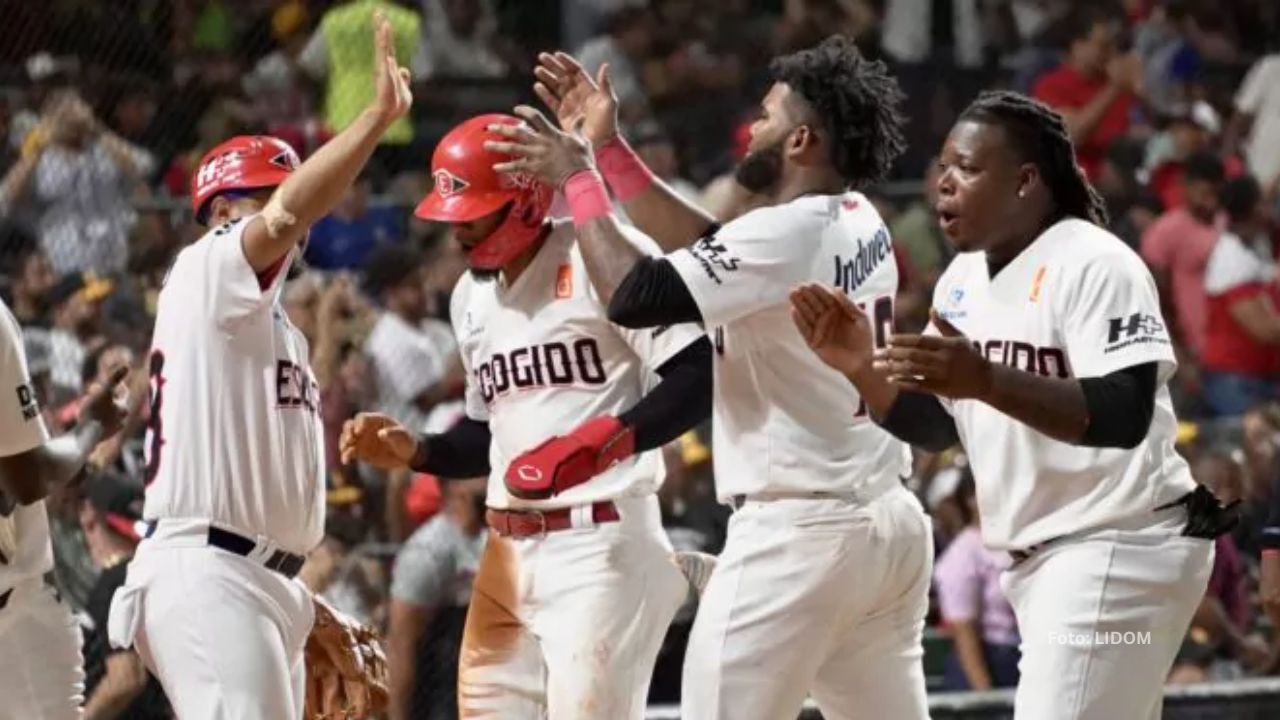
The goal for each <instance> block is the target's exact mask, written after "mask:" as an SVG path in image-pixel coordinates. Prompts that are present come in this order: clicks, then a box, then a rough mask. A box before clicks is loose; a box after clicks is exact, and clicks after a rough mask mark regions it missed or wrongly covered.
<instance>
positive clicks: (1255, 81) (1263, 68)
mask: <svg viewBox="0 0 1280 720" xmlns="http://www.w3.org/2000/svg"><path fill="white" fill-rule="evenodd" d="M1273 69H1276V70H1280V61H1277V60H1275V59H1273V58H1262V59H1261V60H1259V61H1257V62H1256V63H1254V64H1253V67H1252V68H1250V69H1249V73H1248V74H1247V75H1245V78H1244V82H1242V83H1240V89H1239V90H1238V91H1237V92H1236V110H1239V111H1240V112H1245V113H1249V114H1250V115H1257V114H1258V110H1260V109H1261V108H1262V101H1263V99H1264V98H1265V97H1266V93H1267V91H1268V90H1272V91H1274V90H1275V88H1274V87H1270V88H1269V87H1268V86H1269V85H1274V83H1275V82H1277V81H1280V72H1272V70H1273ZM1269 76H1275V79H1274V80H1272V82H1271V83H1268V82H1267V80H1268V79H1269Z"/></svg>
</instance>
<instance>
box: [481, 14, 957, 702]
mask: <svg viewBox="0 0 1280 720" xmlns="http://www.w3.org/2000/svg"><path fill="white" fill-rule="evenodd" d="M771 70H772V73H773V77H774V80H775V82H774V84H773V86H772V88H771V89H770V90H769V92H768V94H767V95H766V96H765V98H764V100H763V102H762V103H761V116H760V119H759V120H757V121H756V122H755V123H754V124H753V125H752V127H751V143H750V150H749V152H748V153H747V156H746V157H745V158H744V159H743V161H742V163H741V164H740V166H739V167H738V169H737V172H736V176H737V179H738V182H739V183H741V184H742V185H743V186H745V187H746V188H747V189H748V190H751V191H753V192H756V193H759V194H761V195H764V196H766V197H769V198H771V204H770V205H768V206H766V207H763V208H761V209H757V210H755V211H752V212H750V213H747V214H746V215H743V216H742V217H740V218H738V219H736V220H734V221H733V222H730V223H728V224H726V225H724V226H723V227H716V226H715V225H714V224H713V222H712V220H711V218H710V217H709V216H708V215H707V214H706V213H704V212H702V211H700V210H698V209H696V208H692V207H690V206H689V205H687V204H685V202H684V201H682V200H680V199H679V197H678V196H677V195H676V194H674V193H673V192H672V191H671V189H670V188H668V187H667V186H666V185H664V184H663V183H662V182H660V181H658V180H656V179H655V178H654V177H653V175H652V173H651V172H650V171H649V170H648V168H646V167H644V165H643V164H642V163H641V162H640V160H639V159H638V158H637V157H636V155H635V154H634V153H633V152H632V151H631V149H630V148H629V147H628V146H627V145H626V144H625V143H624V142H623V141H622V139H621V138H619V137H617V125H616V106H617V104H616V100H615V99H614V97H613V93H612V91H611V90H610V88H609V79H608V74H607V69H605V68H602V69H601V71H600V73H599V77H598V80H594V81H593V80H592V79H591V78H590V77H589V76H588V75H586V74H585V73H584V72H582V70H581V68H580V67H578V66H577V64H576V62H575V61H574V60H573V59H572V58H570V57H569V56H567V55H563V54H558V55H556V56H551V55H544V56H543V57H542V66H541V67H540V68H538V70H537V73H538V77H539V81H540V84H539V85H538V86H537V88H536V90H537V92H538V94H539V95H541V96H542V98H543V100H544V101H545V102H547V103H548V104H549V106H550V107H551V108H552V109H553V110H555V111H556V112H557V115H558V116H559V118H560V125H561V127H564V128H569V129H571V130H573V132H561V131H559V130H556V129H555V128H553V127H551V126H550V124H549V123H548V122H547V121H546V119H545V118H543V117H542V116H541V114H540V113H538V112H537V111H535V110H532V109H531V108H521V109H520V110H519V112H520V113H521V114H522V115H523V116H525V117H526V118H528V119H529V121H530V123H531V124H532V127H530V128H512V129H504V130H502V131H501V132H502V134H503V135H504V136H506V137H508V138H510V140H509V141H508V142H502V143H497V144H495V145H493V146H491V147H493V148H494V149H496V150H499V151H504V152H511V153H513V154H514V155H515V156H516V159H514V160H512V161H510V162H507V163H504V164H503V165H501V166H500V169H503V170H513V171H532V172H536V173H538V174H540V175H541V176H543V177H545V178H548V179H554V180H556V181H559V182H562V184H563V187H564V193H565V197H566V199H567V201H568V203H569V206H570V208H571V209H572V211H573V214H574V219H575V223H577V224H578V225H579V226H580V227H581V228H582V229H581V230H580V231H579V232H580V236H581V238H582V240H581V242H580V247H581V248H582V253H583V256H584V258H585V262H586V265H587V267H588V269H589V270H593V272H592V279H593V280H594V281H595V282H596V285H597V291H598V292H600V293H601V295H604V296H608V297H610V298H611V299H610V302H609V317H610V318H611V319H613V320H614V321H615V322H618V323H619V324H621V325H623V326H624V327H630V328H643V327H655V326H656V327H661V326H663V325H666V324H669V323H674V322H688V321H699V322H701V323H703V325H704V326H705V327H706V328H707V330H708V331H709V332H710V333H711V334H712V335H713V336H714V338H715V341H714V345H715V349H716V356H717V357H716V362H715V393H714V402H713V441H714V443H715V456H714V462H715V475H716V491H717V495H718V496H719V498H720V499H721V500H722V501H723V502H725V503H729V504H731V505H732V506H733V507H734V508H735V509H736V512H734V514H733V516H732V518H731V520H730V524H729V528H728V538H727V541H726V545H725V548H724V551H723V552H722V553H721V555H720V557H719V560H718V562H717V564H716V567H715V569H714V571H713V572H712V574H711V578H710V580H709V581H708V584H707V587H706V590H705V592H704V594H703V596H702V602H701V605H700V607H699V609H698V615H697V618H696V619H695V620H694V625H693V629H692V632H691V635H690V638H689V648H688V653H687V655H686V658H685V666H684V679H683V683H682V715H683V716H684V717H688V718H697V719H698V720H710V719H712V718H723V719H725V720H752V719H754V718H761V719H766V718H767V719H769V720H776V718H783V717H794V716H795V715H796V713H798V712H799V710H800V707H801V705H802V703H803V701H804V698H805V694H806V692H812V694H813V697H814V699H815V700H816V701H817V703H818V706H819V707H820V708H821V710H822V713H823V716H824V717H827V718H840V719H847V718H895V719H901V720H910V719H911V718H924V717H926V715H927V707H926V698H925V684H924V672H923V668H922V666H921V658H922V655H923V653H922V650H921V644H920V643H921V636H922V633H923V628H924V617H925V612H926V609H927V605H928V590H929V579H930V574H931V564H932V544H931V540H930V536H931V531H930V526H929V520H928V518H927V517H926V516H925V514H924V512H923V509H922V508H921V507H920V504H919V503H918V502H917V501H916V499H915V497H914V496H912V495H911V493H909V492H908V491H907V490H906V489H905V488H904V487H903V486H902V483H901V482H900V478H901V477H903V476H905V475H907V474H909V472H910V453H909V451H908V448H907V446H906V445H904V444H903V443H901V442H899V441H898V440H896V439H894V438H893V437H891V436H890V435H889V434H888V433H886V432H884V431H883V430H881V429H880V428H878V427H877V426H876V425H875V424H874V423H873V422H871V420H870V418H869V417H867V414H866V412H865V411H864V410H862V409H859V410H857V411H856V412H854V410H853V408H855V407H858V405H859V399H858V396H857V395H856V394H855V393H854V391H853V388H852V387H851V386H850V385H849V384H848V383H847V382H845V381H844V380H843V378H842V377H841V376H840V374H839V373H837V372H834V371H833V370H832V369H831V368H828V367H826V366H824V365H823V364H822V363H821V362H820V361H819V360H818V358H816V357H814V355H813V353H812V352H810V351H809V349H808V348H807V347H806V346H805V343H804V339H803V338H802V337H801V336H800V335H799V333H798V332H796V331H795V328H794V327H793V326H792V325H791V324H790V323H789V322H787V317H788V312H789V310H788V293H789V292H790V289H791V287H792V285H794V284H795V283H797V282H800V281H802V280H815V279H821V280H822V281H824V282H828V283H835V284H836V285H838V286H840V287H841V288H842V290H843V291H844V292H845V293H847V294H848V295H849V297H850V298H851V299H852V302H855V303H859V304H862V305H865V306H866V307H867V311H868V312H870V313H872V314H873V315H874V316H875V318H876V323H877V327H878V328H879V332H881V333H887V331H888V329H889V328H890V327H891V326H892V317H893V298H894V295H895V293H896V291H897V286H898V269H897V266H896V264H895V262H894V256H893V246H892V242H891V240H890V238H889V233H888V231H887V230H886V228H885V226H884V222H883V221H882V220H881V218H880V216H879V214H878V213H877V212H876V210H875V208H874V207H873V206H872V204H871V203H870V202H869V201H868V200H867V199H866V197H864V196H863V195H861V194H859V193H857V192H853V191H851V190H850V188H852V187H855V186H859V185H862V184H865V183H868V182H871V181H873V180H875V179H877V178H879V177H882V176H883V175H884V173H885V172H887V171H888V169H889V166H890V164H891V163H892V161H893V159H894V158H895V157H896V156H897V155H898V154H899V153H900V151H901V149H902V147H903V142H902V135H901V118H900V116H899V114H898V112H897V105H898V102H899V100H900V98H901V93H900V92H899V91H898V87H897V83H896V82H895V81H894V80H893V79H892V78H891V77H890V76H889V75H888V74H887V73H886V71H885V68H884V65H883V64H881V63H872V62H869V61H866V60H864V59H863V58H862V57H861V55H859V53H858V51H857V49H856V47H855V46H854V45H853V44H852V43H851V42H849V41H847V40H846V39H843V38H839V37H836V38H831V39H829V40H827V41H825V42H823V43H821V44H819V45H817V46H815V47H813V48H811V49H808V50H804V51H801V52H798V53H795V54H793V55H788V56H785V57H781V58H778V59H776V60H775V61H774V63H773V64H772V66H771ZM588 141H590V143H591V144H592V145H594V154H595V157H594V161H593V157H592V151H591V149H590V148H589V147H588V145H587V142H588ZM593 166H598V167H599V168H600V170H601V171H603V175H604V179H605V180H607V181H608V183H609V185H610V186H611V187H612V190H613V192H614V194H615V195H616V196H617V197H618V199H619V200H621V201H622V202H623V203H624V204H625V209H626V212H627V214H628V215H629V216H630V217H631V219H632V220H634V221H635V223H636V225H637V226H638V227H640V228H641V229H643V230H644V231H645V232H648V233H649V234H651V235H652V236H653V237H654V238H655V239H657V240H658V241H659V242H660V243H662V244H663V246H664V249H666V250H667V251H668V252H669V253H670V254H668V255H666V256H665V257H662V258H651V257H644V256H641V255H640V254H639V253H636V252H635V251H633V250H631V249H630V247H628V246H627V245H626V244H624V243H623V242H621V240H622V238H623V237H624V235H623V234H622V232H621V229H620V227H619V226H618V224H617V222H616V221H615V220H614V218H613V217H612V214H611V210H610V201H609V198H608V196H607V195H606V194H605V190H604V186H603V184H602V182H601V178H600V176H599V175H597V174H596V172H595V170H594V169H593ZM695 240H696V242H695ZM690 243H692V244H690Z"/></svg>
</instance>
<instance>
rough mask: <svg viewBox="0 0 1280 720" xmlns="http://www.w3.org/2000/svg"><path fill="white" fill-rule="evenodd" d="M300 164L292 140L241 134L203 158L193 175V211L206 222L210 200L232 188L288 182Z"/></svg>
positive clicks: (270, 185) (238, 188)
mask: <svg viewBox="0 0 1280 720" xmlns="http://www.w3.org/2000/svg"><path fill="white" fill-rule="evenodd" d="M297 167H298V153H296V152H294V150H293V148H292V147H290V145H289V143H287V142H285V141H283V140H281V139H279V138H274V137H271V136H269V135H237V136H236V137H233V138H231V139H230V140H227V141H226V142H224V143H222V144H220V145H218V146H217V147H215V148H213V149H212V150H210V151H209V152H207V153H205V154H204V157H202V158H200V166H199V167H198V168H197V169H196V172H195V174H194V175H192V176H191V210H192V212H194V213H195V216H196V222H199V223H201V224H204V222H205V215H206V214H208V206H209V202H210V201H211V200H213V198H214V196H215V195H218V194H219V193H224V192H227V191H228V190H257V189H260V188H269V187H275V186H277V185H279V184H280V183H282V182H284V179H285V178H286V177H288V176H289V173H291V172H293V171H294V169H296V168H297Z"/></svg>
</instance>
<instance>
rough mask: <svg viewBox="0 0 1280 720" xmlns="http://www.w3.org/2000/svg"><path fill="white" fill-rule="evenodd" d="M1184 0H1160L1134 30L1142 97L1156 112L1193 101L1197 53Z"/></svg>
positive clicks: (1191, 19)
mask: <svg viewBox="0 0 1280 720" xmlns="http://www.w3.org/2000/svg"><path fill="white" fill-rule="evenodd" d="M1191 10H1192V7H1191V2H1188V1H1187V0H1164V1H1163V2H1160V3H1157V4H1156V6H1155V7H1154V8H1152V11H1151V14H1150V15H1149V16H1148V17H1147V18H1146V20H1144V21H1143V22H1141V23H1139V24H1138V26H1137V28H1136V29H1135V31H1134V50H1135V51H1136V52H1137V53H1138V55H1139V57H1141V58H1142V95H1143V98H1144V99H1145V100H1146V101H1147V104H1148V106H1149V107H1150V108H1151V109H1152V110H1154V111H1155V112H1157V113H1170V112H1173V111H1174V110H1175V109H1176V108H1178V107H1179V106H1185V105H1186V104H1187V103H1189V102H1191V101H1192V100H1193V99H1194V98H1195V96H1196V95H1195V92H1194V90H1195V88H1194V87H1193V83H1194V82H1195V81H1196V80H1197V78H1198V76H1199V73H1200V65H1201V59H1200V53H1199V51H1198V50H1197V49H1196V46H1195V43H1194V42H1193V41H1192V38H1193V36H1194V34H1195V32H1196V21H1195V16H1194V14H1193V13H1192V12H1191Z"/></svg>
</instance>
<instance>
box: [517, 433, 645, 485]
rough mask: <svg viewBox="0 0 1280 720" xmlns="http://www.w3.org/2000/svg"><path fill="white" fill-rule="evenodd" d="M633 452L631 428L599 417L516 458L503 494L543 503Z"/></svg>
mask: <svg viewBox="0 0 1280 720" xmlns="http://www.w3.org/2000/svg"><path fill="white" fill-rule="evenodd" d="M635 451H636V436H635V432H634V431H632V429H631V428H629V427H627V426H626V425H623V424H622V421H621V420H619V419H618V418H616V417H613V416H610V415H603V416H601V417H598V418H595V419H593V420H588V421H587V422H585V423H583V424H581V425H579V426H578V427H576V428H574V429H573V430H572V431H571V432H570V433H569V434H568V435H557V436H556V437H553V438H550V439H549V440H546V441H544V442H543V443H542V444H541V445H539V446H537V447H535V448H534V449H532V450H528V451H525V452H523V453H521V454H520V455H518V456H517V457H516V458H515V459H514V460H512V461H511V464H510V465H508V466H507V479H506V485H507V492H509V493H511V494H512V495H513V496H515V497H518V498H520V499H522V500H545V499H546V498H549V497H551V496H553V495H556V494H557V493H562V492H564V491H565V490H568V489H569V488H571V487H574V486H575V485H581V484H582V483H584V482H586V481H588V480H590V479H591V478H593V477H595V476H596V475H599V474H600V473H602V472H604V471H605V470H608V469H609V467H611V466H612V465H613V464H614V463H618V462H621V461H622V460H625V459H626V458H628V457H631V455H633V454H634V453H635Z"/></svg>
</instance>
